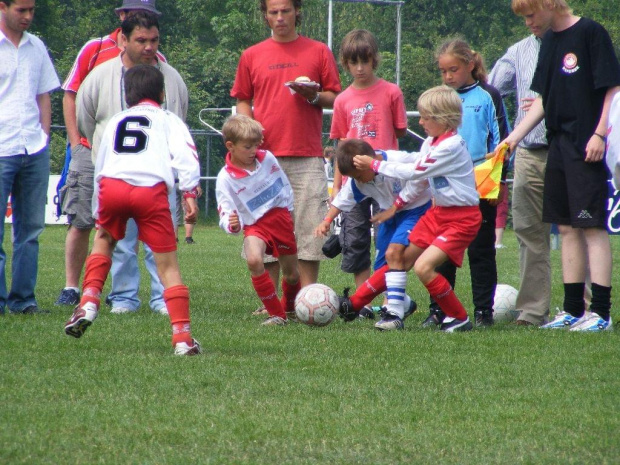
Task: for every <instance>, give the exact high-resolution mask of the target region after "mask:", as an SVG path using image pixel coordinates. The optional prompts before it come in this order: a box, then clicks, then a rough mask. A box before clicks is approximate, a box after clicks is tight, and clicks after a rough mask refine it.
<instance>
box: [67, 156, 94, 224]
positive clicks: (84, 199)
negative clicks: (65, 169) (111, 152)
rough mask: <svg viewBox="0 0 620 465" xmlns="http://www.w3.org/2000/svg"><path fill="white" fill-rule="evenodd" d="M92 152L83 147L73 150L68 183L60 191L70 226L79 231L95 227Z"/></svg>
mask: <svg viewBox="0 0 620 465" xmlns="http://www.w3.org/2000/svg"><path fill="white" fill-rule="evenodd" d="M90 152H91V151H90V149H89V148H87V147H84V146H83V145H78V146H76V147H73V148H72V149H71V162H70V163H69V174H68V175H67V183H66V184H65V185H64V187H63V188H62V189H61V190H60V202H61V205H62V211H63V212H64V213H66V214H67V218H68V219H69V224H70V225H71V226H73V227H76V228H78V229H92V228H94V227H95V219H94V218H93V193H94V183H95V179H94V176H95V166H94V165H93V161H92V158H91V153H90Z"/></svg>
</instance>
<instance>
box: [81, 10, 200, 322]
mask: <svg viewBox="0 0 620 465" xmlns="http://www.w3.org/2000/svg"><path fill="white" fill-rule="evenodd" d="M120 38H121V44H122V46H123V51H122V52H121V54H120V55H119V56H117V57H115V58H113V59H111V60H108V61H106V62H105V63H103V64H101V65H99V66H97V67H96V68H95V69H94V70H93V71H92V72H91V73H90V74H89V75H88V76H87V77H86V79H85V80H84V82H83V83H82V85H81V86H80V90H79V91H78V93H77V97H76V104H77V106H76V108H77V123H78V129H79V131H80V133H81V134H83V135H84V136H86V138H87V139H88V141H89V142H90V143H91V145H92V158H93V160H95V159H96V158H97V150H98V148H99V144H100V142H101V136H102V134H103V131H104V129H105V126H106V124H107V123H108V121H109V120H110V118H112V116H114V115H115V114H116V113H119V112H120V111H122V110H125V109H126V108H127V105H126V102H125V92H124V90H125V88H124V85H123V76H124V74H125V72H126V70H127V69H129V68H131V67H133V66H135V65H137V64H145V65H152V66H155V67H157V68H158V69H159V70H160V71H161V72H162V73H163V75H164V86H165V95H164V104H163V105H162V108H164V109H165V110H168V111H170V112H172V113H174V114H175V115H177V116H178V117H179V118H181V119H182V120H185V117H186V116H187V107H188V93H187V87H186V85H185V83H184V82H183V79H182V78H181V76H180V75H179V73H178V72H177V71H176V70H175V69H174V68H173V67H172V66H170V65H168V64H167V63H164V62H163V61H161V60H159V59H158V57H157V48H158V46H159V21H158V19H157V16H156V15H155V14H153V13H152V12H150V11H136V12H133V13H131V14H128V15H127V16H126V17H125V20H124V21H123V22H122V24H121V35H120ZM171 195H172V199H174V192H172V193H171ZM170 204H171V206H174V205H175V204H174V201H173V202H171V203H170ZM137 245H138V228H137V226H136V223H135V221H133V220H129V221H128V222H127V228H126V231H125V238H124V239H123V240H121V241H119V242H118V244H117V246H116V249H115V251H114V255H113V257H112V270H111V273H112V293H111V294H110V295H109V297H110V299H111V303H112V313H128V312H134V311H137V310H138V308H139V307H140V299H139V298H138V287H139V283H140V279H139V271H138V262H137V253H136V248H137ZM144 250H145V252H146V254H145V263H146V267H147V269H149V268H150V269H151V270H152V272H151V276H153V274H156V266H155V263H154V260H153V254H152V253H151V250H150V249H149V248H148V247H147V246H146V244H145V246H144ZM115 271H116V274H115ZM150 307H151V309H152V310H153V311H155V312H156V313H161V314H167V309H166V306H165V303H164V300H163V287H162V285H161V282H160V281H159V279H157V280H156V281H154V280H153V279H151V301H150Z"/></svg>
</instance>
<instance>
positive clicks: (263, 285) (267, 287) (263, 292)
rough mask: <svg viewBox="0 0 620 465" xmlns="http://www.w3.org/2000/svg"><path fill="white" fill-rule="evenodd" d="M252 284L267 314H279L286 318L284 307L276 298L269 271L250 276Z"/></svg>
mask: <svg viewBox="0 0 620 465" xmlns="http://www.w3.org/2000/svg"><path fill="white" fill-rule="evenodd" d="M252 286H254V290H255V291H256V294H258V298H259V299H260V300H261V302H262V303H263V305H264V306H265V308H266V309H267V311H268V312H269V315H271V316H279V317H281V318H284V319H285V320H286V313H285V312H284V308H283V307H282V304H281V303H280V300H279V299H278V294H277V292H276V287H275V286H274V284H273V281H272V280H271V277H270V276H269V273H268V272H266V271H265V272H264V273H263V274H262V275H260V276H252Z"/></svg>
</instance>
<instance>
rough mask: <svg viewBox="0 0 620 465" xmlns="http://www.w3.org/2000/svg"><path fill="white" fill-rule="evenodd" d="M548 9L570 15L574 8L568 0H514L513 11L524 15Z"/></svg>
mask: <svg viewBox="0 0 620 465" xmlns="http://www.w3.org/2000/svg"><path fill="white" fill-rule="evenodd" d="M544 9H548V10H551V11H556V12H558V13H560V14H563V15H570V14H572V13H573V10H572V8H571V7H570V6H568V3H566V0H512V11H514V13H515V14H517V15H520V16H524V15H526V14H530V13H535V12H537V11H540V10H544Z"/></svg>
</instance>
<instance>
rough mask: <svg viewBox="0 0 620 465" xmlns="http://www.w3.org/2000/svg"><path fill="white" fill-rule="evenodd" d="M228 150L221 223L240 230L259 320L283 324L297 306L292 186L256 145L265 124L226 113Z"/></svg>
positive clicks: (219, 189) (219, 185) (219, 184)
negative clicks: (261, 314)
mask: <svg viewBox="0 0 620 465" xmlns="http://www.w3.org/2000/svg"><path fill="white" fill-rule="evenodd" d="M222 133H223V136H224V144H225V145H226V148H227V149H228V153H227V154H226V162H225V163H226V164H225V166H224V167H223V168H222V169H221V170H220V172H219V174H218V176H217V181H216V184H215V195H216V197H217V205H218V211H219V214H220V227H221V228H222V229H223V230H224V231H226V232H227V233H229V234H237V233H239V232H241V231H242V230H243V235H244V240H243V249H244V251H245V256H246V259H247V263H248V269H249V270H250V274H251V276H252V286H253V287H254V290H255V291H256V294H258V297H259V298H260V300H261V301H262V303H263V305H264V306H265V308H266V309H267V312H269V317H268V318H267V319H266V320H265V321H264V322H263V323H262V324H263V325H268V326H270V325H285V324H286V323H287V321H288V320H287V318H286V313H287V312H294V311H295V296H296V295H297V292H299V288H300V282H299V270H298V267H297V245H296V243H295V228H294V224H293V217H292V214H291V212H292V210H293V190H292V188H291V185H290V183H289V181H288V178H287V177H286V175H285V174H284V171H282V168H280V165H279V164H278V161H277V160H276V157H275V156H274V155H273V154H272V153H271V152H269V151H267V150H258V146H259V145H260V144H261V142H262V140H263V127H262V126H261V125H260V123H259V122H257V121H255V120H253V119H252V118H250V117H248V116H244V115H234V116H231V117H229V118H228V119H227V120H226V121H225V122H224V126H223V127H222ZM265 253H267V254H269V255H273V256H274V257H276V258H277V259H278V261H279V262H280V266H281V268H282V275H283V279H282V300H279V299H278V295H277V292H276V288H275V284H274V282H273V281H272V280H271V277H270V276H269V273H268V272H267V271H266V270H265V265H264V264H263V257H264V256H265Z"/></svg>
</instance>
